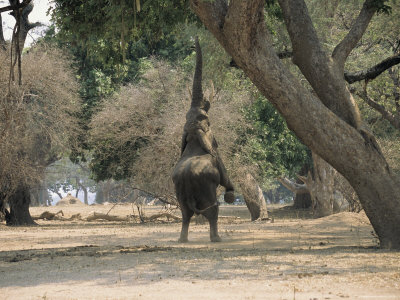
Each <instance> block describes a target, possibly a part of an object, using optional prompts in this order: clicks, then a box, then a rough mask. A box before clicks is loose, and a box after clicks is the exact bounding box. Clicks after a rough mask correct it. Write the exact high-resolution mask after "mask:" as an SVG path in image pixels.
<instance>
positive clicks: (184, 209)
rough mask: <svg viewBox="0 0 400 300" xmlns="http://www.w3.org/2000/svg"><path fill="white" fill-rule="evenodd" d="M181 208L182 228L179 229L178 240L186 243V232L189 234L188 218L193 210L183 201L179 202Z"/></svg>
mask: <svg viewBox="0 0 400 300" xmlns="http://www.w3.org/2000/svg"><path fill="white" fill-rule="evenodd" d="M181 210H182V229H181V236H180V237H179V240H178V242H179V243H187V242H188V241H189V240H188V234H189V224H190V219H191V218H192V216H193V214H194V212H193V211H192V210H191V209H189V208H188V207H187V206H186V205H185V204H183V203H181Z"/></svg>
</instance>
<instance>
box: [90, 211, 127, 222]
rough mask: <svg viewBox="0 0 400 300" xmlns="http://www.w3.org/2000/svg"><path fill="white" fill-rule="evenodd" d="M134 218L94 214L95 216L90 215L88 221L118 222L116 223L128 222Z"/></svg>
mask: <svg viewBox="0 0 400 300" xmlns="http://www.w3.org/2000/svg"><path fill="white" fill-rule="evenodd" d="M131 218H132V217H131V216H126V217H119V216H112V215H107V214H102V213H97V212H94V213H93V215H90V216H88V217H87V218H86V221H89V222H90V221H94V220H106V221H116V222H128V221H129V220H130V219H131Z"/></svg>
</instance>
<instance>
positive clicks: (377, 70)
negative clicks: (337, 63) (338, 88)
mask: <svg viewBox="0 0 400 300" xmlns="http://www.w3.org/2000/svg"><path fill="white" fill-rule="evenodd" d="M397 64H400V52H399V53H398V54H396V55H393V56H391V57H388V58H386V59H384V60H383V61H381V62H380V63H378V64H376V65H375V66H373V67H371V68H368V69H366V70H362V71H358V72H354V73H349V72H344V78H345V79H346V81H347V82H348V83H350V84H352V83H354V82H357V81H361V80H372V79H375V78H376V77H378V76H379V75H380V74H382V73H383V72H384V71H386V70H387V69H389V68H391V67H393V66H395V65H397Z"/></svg>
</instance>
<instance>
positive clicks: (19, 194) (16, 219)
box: [6, 185, 36, 226]
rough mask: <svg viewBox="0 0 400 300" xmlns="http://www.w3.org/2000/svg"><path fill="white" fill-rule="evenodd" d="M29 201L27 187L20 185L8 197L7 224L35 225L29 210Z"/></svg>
mask: <svg viewBox="0 0 400 300" xmlns="http://www.w3.org/2000/svg"><path fill="white" fill-rule="evenodd" d="M30 202H31V194H30V191H29V188H28V187H26V186H24V185H20V186H19V187H18V188H17V189H16V190H15V192H14V193H13V194H12V195H11V196H10V197H9V199H8V203H9V205H10V212H8V211H6V223H7V225H12V226H16V225H36V223H35V222H34V221H33V219H32V217H31V214H30V212H29V205H30Z"/></svg>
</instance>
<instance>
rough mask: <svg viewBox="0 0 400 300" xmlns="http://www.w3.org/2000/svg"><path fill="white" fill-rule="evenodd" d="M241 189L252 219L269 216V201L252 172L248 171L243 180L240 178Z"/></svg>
mask: <svg viewBox="0 0 400 300" xmlns="http://www.w3.org/2000/svg"><path fill="white" fill-rule="evenodd" d="M239 185H240V190H241V191H242V195H243V198H244V201H245V202H246V206H247V208H248V209H249V211H250V215H251V220H252V221H255V220H257V219H265V218H268V211H267V203H266V202H265V198H264V194H263V191H262V190H261V188H260V186H259V185H258V183H257V181H256V180H255V179H254V177H253V176H252V175H251V174H250V173H246V175H245V176H244V179H243V180H239Z"/></svg>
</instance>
